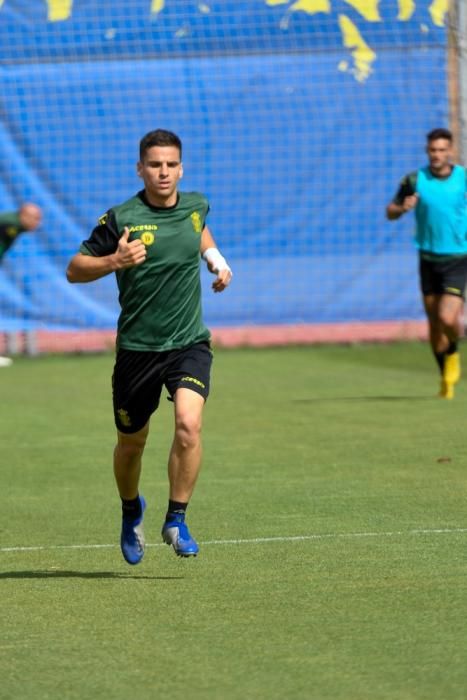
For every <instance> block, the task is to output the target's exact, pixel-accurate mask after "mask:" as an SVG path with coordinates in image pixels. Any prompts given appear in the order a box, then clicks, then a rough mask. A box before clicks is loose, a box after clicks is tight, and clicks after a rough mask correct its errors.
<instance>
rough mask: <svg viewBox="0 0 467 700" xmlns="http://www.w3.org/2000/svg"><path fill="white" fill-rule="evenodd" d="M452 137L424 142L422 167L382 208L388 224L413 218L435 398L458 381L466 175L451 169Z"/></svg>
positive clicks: (465, 276)
mask: <svg viewBox="0 0 467 700" xmlns="http://www.w3.org/2000/svg"><path fill="white" fill-rule="evenodd" d="M452 145H453V136H452V133H451V132H450V131H449V130H448V129H433V131H430V132H429V133H428V134H427V136H426V153H427V155H428V164H427V165H425V166H423V167H421V168H419V169H418V170H415V171H413V172H411V173H409V174H408V175H406V176H405V177H404V178H403V179H402V181H401V183H400V185H399V189H398V190H397V192H396V195H395V197H394V199H393V200H392V202H390V203H389V204H388V205H387V207H386V215H387V218H388V219H390V220H395V219H399V218H400V217H401V216H403V215H404V214H406V213H407V212H409V211H412V210H414V212H415V222H416V231H415V245H416V247H417V248H418V251H419V273H420V286H421V292H422V296H423V303H424V307H425V312H426V315H427V319H428V329H429V339H430V345H431V349H432V351H433V354H434V357H435V359H436V362H437V364H438V367H439V371H440V373H441V388H440V392H439V396H440V397H442V398H445V399H452V398H453V397H454V385H455V384H456V383H457V382H458V381H459V379H460V375H461V366H460V355H459V348H458V342H459V338H460V334H461V325H462V316H463V308H464V294H465V285H466V281H467V199H466V197H467V170H466V169H465V168H464V167H462V166H461V165H456V164H453V163H452Z"/></svg>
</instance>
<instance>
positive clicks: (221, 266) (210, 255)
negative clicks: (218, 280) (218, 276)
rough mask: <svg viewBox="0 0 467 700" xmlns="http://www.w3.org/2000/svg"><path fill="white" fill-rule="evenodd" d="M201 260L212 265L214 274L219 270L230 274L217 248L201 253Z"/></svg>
mask: <svg viewBox="0 0 467 700" xmlns="http://www.w3.org/2000/svg"><path fill="white" fill-rule="evenodd" d="M203 258H204V259H205V260H206V262H208V263H210V264H211V265H212V267H213V269H214V272H219V271H220V270H229V272H232V270H231V269H230V267H229V266H228V265H227V261H226V259H225V258H224V256H223V255H221V254H220V253H219V250H218V249H217V248H207V249H206V250H205V251H204V253H203Z"/></svg>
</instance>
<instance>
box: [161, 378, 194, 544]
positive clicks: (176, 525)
mask: <svg viewBox="0 0 467 700" xmlns="http://www.w3.org/2000/svg"><path fill="white" fill-rule="evenodd" d="M174 405H175V434H174V439H173V443H172V448H171V450H170V456H169V463H168V475H169V485H170V491H169V510H168V513H167V516H166V522H165V523H164V525H163V528H162V537H163V539H164V541H165V542H166V543H167V544H172V545H173V547H174V549H175V552H176V553H177V554H178V555H179V556H196V554H197V553H198V550H199V548H198V545H197V543H196V542H195V540H194V539H193V538H192V537H191V535H190V533H189V530H188V528H187V526H186V523H185V512H186V508H187V506H188V502H189V500H190V498H191V495H192V493H193V489H194V487H195V484H196V480H197V478H198V474H199V470H200V467H201V456H202V445H201V427H202V416H203V408H204V398H203V397H202V396H201V395H200V394H197V393H196V392H194V391H192V390H191V389H185V388H180V389H178V390H177V391H176V393H175V396H174Z"/></svg>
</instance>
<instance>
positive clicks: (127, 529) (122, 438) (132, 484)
mask: <svg viewBox="0 0 467 700" xmlns="http://www.w3.org/2000/svg"><path fill="white" fill-rule="evenodd" d="M148 431H149V422H148V423H147V424H146V425H145V426H144V428H142V429H141V430H139V431H138V432H136V433H132V434H127V433H121V432H120V431H117V444H116V446H115V450H114V475H115V481H116V482H117V488H118V492H119V494H120V498H121V499H122V532H121V537H120V545H121V549H122V554H123V556H124V558H125V560H126V561H127V562H128V563H129V564H138V563H139V562H140V561H141V559H142V558H143V555H144V532H143V514H144V509H145V507H146V503H145V500H144V498H143V496H140V494H139V491H138V485H139V479H140V475H141V460H142V456H143V452H144V447H145V444H146V439H147V436H148Z"/></svg>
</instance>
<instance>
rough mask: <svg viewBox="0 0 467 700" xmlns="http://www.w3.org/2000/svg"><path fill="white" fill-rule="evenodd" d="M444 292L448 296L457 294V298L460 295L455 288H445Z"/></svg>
mask: <svg viewBox="0 0 467 700" xmlns="http://www.w3.org/2000/svg"><path fill="white" fill-rule="evenodd" d="M445 291H446V292H449V293H450V294H457V295H459V296H461V294H462V292H461V290H460V289H457V287H446V289H445Z"/></svg>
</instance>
